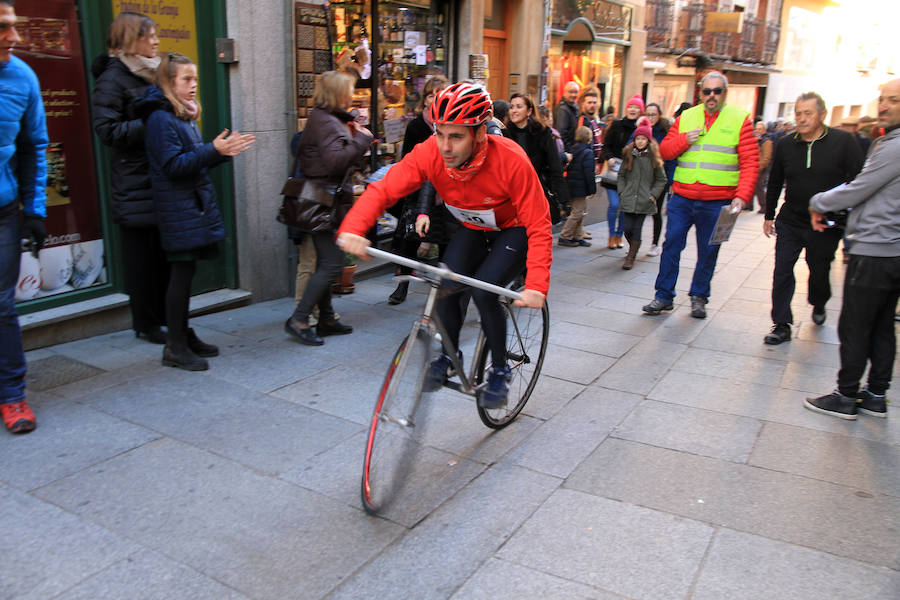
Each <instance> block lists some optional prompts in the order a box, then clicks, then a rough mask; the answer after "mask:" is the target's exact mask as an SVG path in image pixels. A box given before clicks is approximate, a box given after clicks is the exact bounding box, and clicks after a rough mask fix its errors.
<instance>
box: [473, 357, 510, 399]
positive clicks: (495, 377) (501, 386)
mask: <svg viewBox="0 0 900 600" xmlns="http://www.w3.org/2000/svg"><path fill="white" fill-rule="evenodd" d="M510 379H512V372H511V371H510V370H509V367H508V366H506V365H504V366H502V367H494V366H492V367H491V368H490V369H488V372H487V385H486V386H484V389H482V390H481V393H480V394H479V395H478V406H480V407H481V408H502V407H504V406H506V397H507V396H508V395H509V380H510Z"/></svg>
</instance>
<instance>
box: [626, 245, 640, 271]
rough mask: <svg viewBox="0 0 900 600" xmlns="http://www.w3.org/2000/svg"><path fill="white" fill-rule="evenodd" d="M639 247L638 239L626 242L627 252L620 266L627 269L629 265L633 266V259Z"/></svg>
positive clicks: (629, 267)
mask: <svg viewBox="0 0 900 600" xmlns="http://www.w3.org/2000/svg"><path fill="white" fill-rule="evenodd" d="M640 248H641V241H640V240H638V241H636V242H628V254H626V255H625V262H623V263H622V268H623V269H625V270H626V271H628V270H629V269H631V267H633V266H634V259H635V257H636V256H637V253H638V250H640Z"/></svg>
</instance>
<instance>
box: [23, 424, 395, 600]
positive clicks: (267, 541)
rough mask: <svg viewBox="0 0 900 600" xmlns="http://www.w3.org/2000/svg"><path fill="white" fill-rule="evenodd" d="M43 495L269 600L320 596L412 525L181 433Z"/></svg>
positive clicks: (40, 492) (51, 487)
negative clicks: (183, 438)
mask: <svg viewBox="0 0 900 600" xmlns="http://www.w3.org/2000/svg"><path fill="white" fill-rule="evenodd" d="M36 494H37V495H38V496H40V497H41V498H43V499H45V500H47V501H50V502H53V503H54V504H56V505H58V506H61V507H63V508H65V509H66V510H68V511H70V512H72V513H75V514H76V515H79V516H81V517H82V519H83V520H86V521H89V522H92V523H96V524H97V525H101V526H102V527H104V528H105V529H107V530H109V531H112V532H114V533H117V534H119V535H122V536H125V537H127V538H129V539H131V540H135V541H137V542H139V543H141V544H143V545H144V546H146V547H148V548H150V549H153V550H155V551H157V552H161V553H164V554H165V555H166V556H168V557H170V558H171V559H173V560H175V561H177V562H179V563H182V564H184V565H186V566H188V567H191V568H193V569H194V570H197V571H200V572H202V573H204V574H206V575H207V576H209V577H212V578H214V579H216V580H217V581H220V582H222V583H223V584H225V585H227V586H229V587H231V588H233V589H236V590H237V591H239V592H241V593H243V594H245V595H248V596H251V597H253V598H260V599H263V598H286V597H291V598H320V597H321V596H322V595H323V594H325V593H326V592H327V591H328V590H329V589H331V588H332V587H333V586H334V585H335V583H336V582H338V581H339V580H340V579H341V578H342V577H343V576H345V575H346V574H347V573H349V572H351V571H353V570H354V569H355V568H358V567H359V566H360V565H362V564H363V563H365V562H366V561H368V560H369V559H370V558H371V557H372V556H374V555H375V554H377V553H378V552H379V551H380V550H381V549H382V548H384V547H385V546H386V545H387V544H389V543H390V542H391V541H392V540H393V539H394V538H396V537H397V536H398V535H399V534H400V533H401V531H402V528H400V527H399V526H397V525H394V524H391V523H389V522H388V521H385V520H383V519H370V518H367V517H366V516H364V515H363V513H362V512H361V511H359V510H354V509H352V508H350V507H347V506H344V505H342V504H340V503H335V502H334V501H333V500H329V499H327V498H325V497H324V496H321V495H318V494H315V493H313V492H310V491H308V490H304V489H302V488H300V487H297V486H294V485H291V484H289V483H287V482H284V481H280V480H277V479H272V478H270V477H265V476H262V475H259V474H257V473H255V472H253V471H251V470H249V469H247V468H245V467H241V466H239V465H236V464H235V463H233V462H231V461H228V460H225V459H222V458H220V457H218V456H215V455H212V454H210V453H208V452H205V451H203V450H199V449H197V448H192V447H190V446H187V445H185V444H182V443H179V442H176V441H173V440H160V441H158V442H152V443H150V444H147V445H145V446H142V447H141V448H139V449H137V450H134V451H132V452H129V453H127V454H123V455H120V456H118V457H116V458H114V459H111V460H109V461H107V462H105V463H103V464H101V465H98V466H95V467H92V468H90V469H86V470H84V471H82V472H80V473H78V474H76V475H73V476H70V477H68V478H66V479H63V480H60V481H57V482H55V483H53V484H51V485H49V486H46V487H44V488H41V489H40V490H38V491H37V492H36ZM298 565H303V568H302V569H299V568H298V567H297V566H298Z"/></svg>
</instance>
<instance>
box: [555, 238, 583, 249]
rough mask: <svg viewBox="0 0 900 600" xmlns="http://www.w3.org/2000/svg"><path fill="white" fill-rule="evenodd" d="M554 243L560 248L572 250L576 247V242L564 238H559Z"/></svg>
mask: <svg viewBox="0 0 900 600" xmlns="http://www.w3.org/2000/svg"><path fill="white" fill-rule="evenodd" d="M556 243H557V244H558V245H560V246H568V247H570V248H574V247H575V246H577V245H578V242H576V241H575V240H568V239H566V238H559V240H557V242H556Z"/></svg>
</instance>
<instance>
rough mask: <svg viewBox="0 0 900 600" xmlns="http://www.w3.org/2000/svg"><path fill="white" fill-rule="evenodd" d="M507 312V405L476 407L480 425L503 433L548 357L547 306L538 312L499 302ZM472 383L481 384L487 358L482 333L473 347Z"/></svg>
mask: <svg viewBox="0 0 900 600" xmlns="http://www.w3.org/2000/svg"><path fill="white" fill-rule="evenodd" d="M501 302H502V303H503V307H504V310H505V311H506V362H507V365H509V368H510V371H511V372H512V379H511V380H510V382H509V401H508V402H507V404H506V406H504V407H501V408H493V409H486V408H482V407H480V406H479V407H478V416H479V417H480V418H481V422H482V423H484V424H485V425H487V426H488V427H491V428H492V429H502V428H503V427H506V426H507V425H509V424H510V423H512V421H513V419H515V418H516V416H518V414H519V413H520V412H522V409H523V408H524V407H525V404H526V403H527V402H528V399H529V398H530V397H531V392H533V391H534V386H535V385H536V384H537V380H538V377H539V376H540V374H541V367H542V366H543V365H544V355H545V354H546V353H547V338H548V336H549V334H550V310H549V309H548V308H547V304H546V303H545V304H544V307H543V308H542V309H541V310H535V309H533V308H525V307H522V306H515V305H513V304H512V301H506V300H501ZM475 352H476V354H475V356H474V357H473V361H472V364H473V365H475V367H474V369H475V370H474V380H475V383H476V384H480V383H482V382H483V381H484V374H485V370H486V367H487V363H488V357H489V355H490V353H491V352H490V349H489V348H488V347H487V343H486V340H485V339H484V332H482V333H481V335H480V336H479V340H478V342H477V343H476V345H475Z"/></svg>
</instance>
